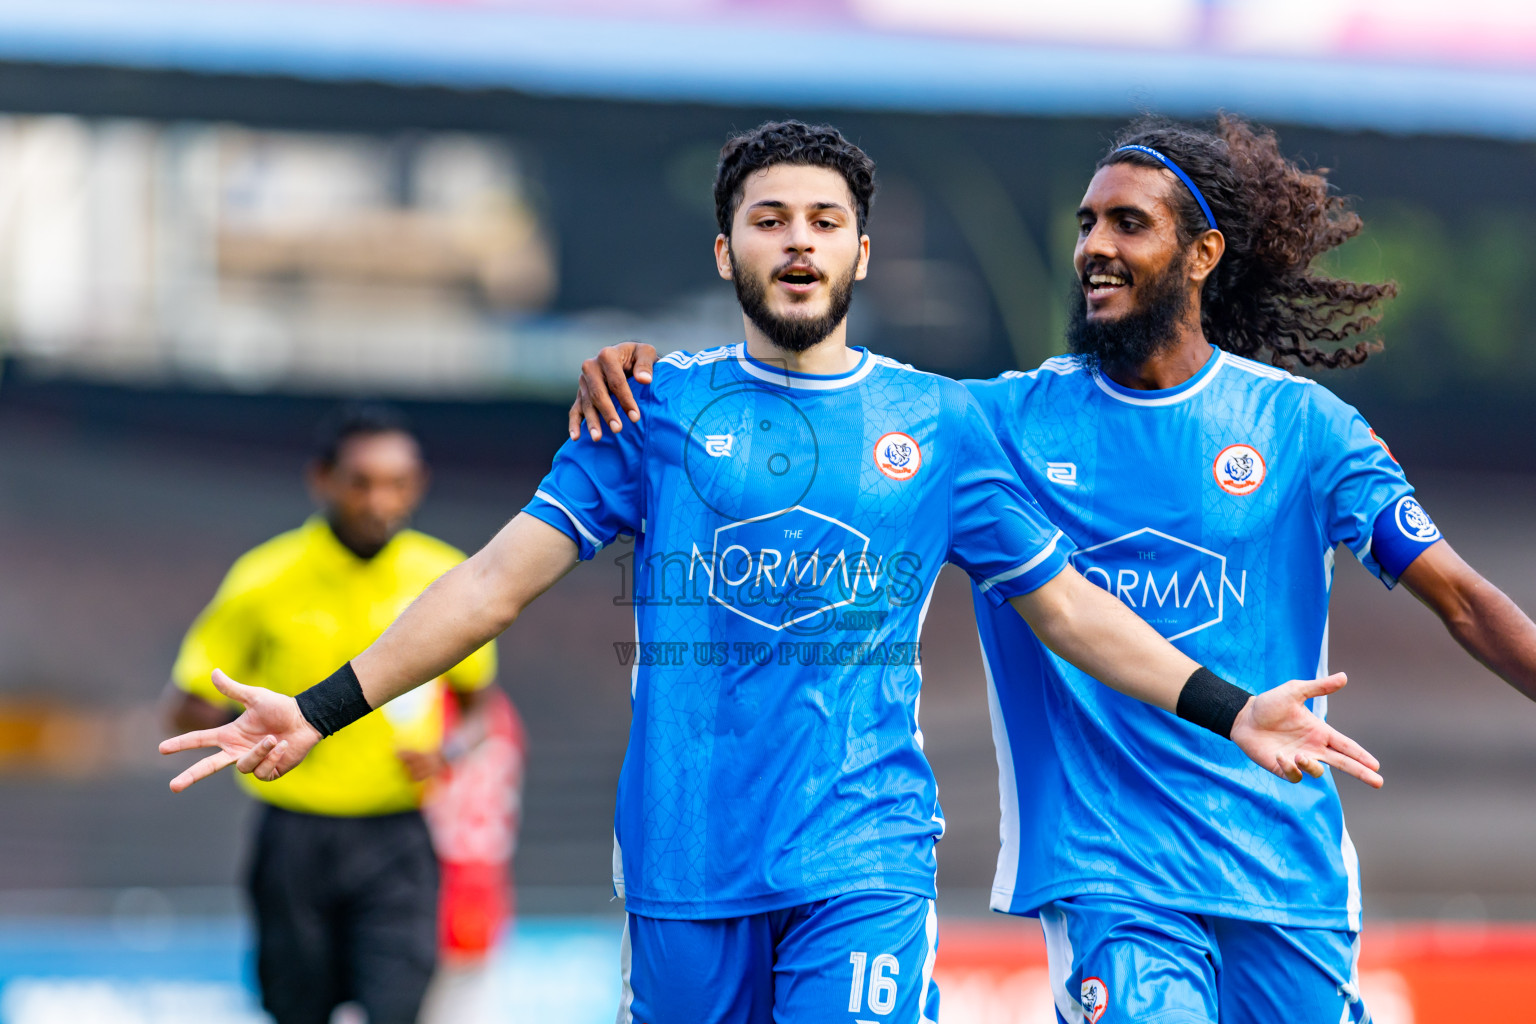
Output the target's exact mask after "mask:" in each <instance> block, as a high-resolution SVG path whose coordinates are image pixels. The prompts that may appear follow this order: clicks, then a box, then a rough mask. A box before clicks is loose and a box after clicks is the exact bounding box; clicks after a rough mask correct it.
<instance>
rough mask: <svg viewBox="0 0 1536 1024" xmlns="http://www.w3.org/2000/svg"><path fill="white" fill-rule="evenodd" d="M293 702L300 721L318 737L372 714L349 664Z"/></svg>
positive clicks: (361, 687)
mask: <svg viewBox="0 0 1536 1024" xmlns="http://www.w3.org/2000/svg"><path fill="white" fill-rule="evenodd" d="M294 699H295V700H297V701H298V702H299V713H300V714H302V715H303V716H304V720H305V721H306V722H308V723H309V724H310V725H312V726H314V727H315V729H316V731H318V732H319V733H320V735H321V736H329V735H330V734H331V733H333V732H335V731H336V730H337V729H343V728H346V727H347V726H349V725H351V724H352V723H353V722H355V721H357V720H358V719H359V718H362V717H363V716H364V715H366V714H367V713H368V712H370V711H372V710H373V708H371V707H369V706H368V699H367V698H366V697H364V696H363V685H362V684H361V683H359V682H358V681H357V673H356V672H354V671H352V663H351V662H350V661H349V662H347V663H346V664H345V665H343V666H341V668H339V669H337V670H336V671H335V672H332V673H331V674H330V675H328V676H326V677H325V678H324V679H322V680H321V681H320V682H318V683H316V684H315V685H314V686H311V687H310V688H309V689H307V690H305V691H304V692H303V693H301V694H299V695H298V696H297V697H296V698H294Z"/></svg>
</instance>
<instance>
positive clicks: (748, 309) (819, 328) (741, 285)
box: [731, 261, 858, 352]
mask: <svg viewBox="0 0 1536 1024" xmlns="http://www.w3.org/2000/svg"><path fill="white" fill-rule="evenodd" d="M857 269H858V262H857V261H855V262H854V264H853V265H852V266H850V267H849V268H848V272H847V273H845V274H843V275H842V276H841V277H839V278H837V279H835V280H834V281H833V282H832V296H831V301H829V302H828V303H827V311H826V312H825V313H824V314H822V315H821V316H817V317H809V318H806V317H795V318H793V319H787V318H785V317H780V316H776V315H774V313H773V312H772V311H771V310H769V308H768V285H767V284H766V283H764V281H763V280H762V279H761V278H759V277H756V276H749V275H746V274H736V275H735V276H733V277H732V278H731V283H732V284H734V285H735V286H736V301H737V302H739V303H741V311H742V312H743V313H745V314H747V319H748V320H751V321H752V325H753V326H754V327H756V328H757V329H758V330H760V331H762V332H763V333H764V334H765V335H767V336H768V340H769V341H771V342H773V343H774V345H776V346H778V347H779V348H781V349H784V350H785V351H786V352H804V351H805V350H806V349H808V348H811V347H812V346H814V345H819V344H820V343H821V342H823V341H825V340H826V338H827V335H829V334H831V333H832V332H833V331H835V330H837V325H838V324H840V323H842V322H843V320H845V319H846V318H847V316H848V307H849V306H850V305H852V304H853V275H854V271H855V270H857ZM775 276H777V272H775Z"/></svg>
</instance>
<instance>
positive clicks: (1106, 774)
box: [967, 349, 1439, 929]
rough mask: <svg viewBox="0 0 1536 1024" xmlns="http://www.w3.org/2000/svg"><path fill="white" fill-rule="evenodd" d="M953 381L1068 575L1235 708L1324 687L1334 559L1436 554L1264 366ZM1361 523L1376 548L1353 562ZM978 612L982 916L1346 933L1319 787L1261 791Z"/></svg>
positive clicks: (1259, 772)
mask: <svg viewBox="0 0 1536 1024" xmlns="http://www.w3.org/2000/svg"><path fill="white" fill-rule="evenodd" d="M967 386H968V387H970V389H971V393H972V394H973V395H975V396H976V397H977V399H978V401H980V402H981V404H982V407H983V408H984V409H985V410H986V411H987V415H988V417H989V418H990V419H991V421H992V424H993V426H994V428H995V429H996V431H997V435H998V438H999V440H1000V441H1001V443H1002V445H1003V448H1004V450H1005V451H1006V452H1007V453H1008V456H1009V458H1010V459H1011V460H1012V462H1013V464H1014V466H1015V468H1017V469H1018V471H1019V474H1020V476H1021V478H1022V479H1023V480H1024V482H1025V485H1026V486H1027V487H1028V488H1029V489H1030V490H1031V491H1032V492H1033V494H1034V496H1035V497H1036V498H1037V499H1038V500H1039V502H1040V504H1041V506H1042V507H1043V508H1044V509H1045V513H1046V515H1047V516H1048V517H1049V518H1050V519H1051V521H1053V522H1055V523H1056V524H1057V525H1059V526H1060V527H1061V528H1062V529H1063V530H1064V531H1065V532H1066V534H1067V536H1068V537H1069V538H1071V540H1072V542H1073V544H1074V545H1075V546H1076V549H1077V550H1076V551H1075V552H1074V553H1073V554H1072V556H1071V562H1072V564H1073V565H1074V566H1076V568H1077V569H1078V571H1079V572H1081V573H1083V574H1084V575H1085V576H1086V577H1087V578H1088V579H1089V580H1090V581H1092V582H1094V583H1096V584H1097V585H1099V586H1101V587H1103V588H1104V589H1105V590H1108V591H1109V592H1110V593H1112V594H1114V595H1116V596H1117V597H1119V598H1120V599H1121V600H1122V601H1123V602H1124V603H1125V604H1127V605H1128V606H1130V607H1131V608H1132V609H1134V610H1135V611H1136V612H1137V613H1138V614H1139V615H1141V616H1142V618H1144V619H1145V620H1146V621H1147V622H1148V623H1150V624H1151V625H1152V626H1153V627H1154V628H1156V629H1157V631H1158V632H1159V633H1161V634H1162V635H1163V636H1164V637H1167V638H1168V639H1169V640H1170V641H1172V642H1173V643H1174V644H1175V646H1177V647H1179V648H1180V649H1181V650H1183V651H1184V652H1185V653H1187V654H1188V655H1189V656H1190V657H1192V658H1194V659H1195V660H1196V661H1198V662H1200V663H1202V664H1204V665H1207V666H1209V667H1210V668H1211V669H1212V670H1213V671H1215V672H1217V673H1219V674H1220V675H1222V676H1224V677H1225V678H1227V679H1230V680H1233V681H1235V682H1237V683H1239V684H1240V685H1242V686H1244V687H1246V688H1247V689H1249V690H1251V691H1253V692H1260V691H1262V690H1263V689H1266V688H1268V687H1271V686H1275V685H1278V684H1280V683H1283V682H1285V681H1287V680H1290V679H1310V678H1313V677H1315V676H1319V675H1323V674H1325V673H1326V672H1327V662H1328V595H1329V589H1330V587H1331V585H1332V580H1333V564H1334V548H1335V547H1336V546H1338V545H1343V546H1344V547H1346V548H1348V549H1349V550H1350V551H1351V552H1353V553H1354V554H1355V555H1356V556H1357V557H1358V558H1359V559H1360V561H1361V562H1363V563H1364V564H1365V566H1366V567H1367V568H1368V569H1370V570H1371V571H1372V572H1373V573H1375V574H1376V575H1378V576H1379V577H1381V578H1382V579H1383V581H1384V582H1386V583H1387V584H1388V585H1389V586H1390V585H1392V584H1393V583H1395V582H1396V580H1395V577H1394V572H1395V571H1400V569H1401V566H1402V565H1405V564H1406V562H1407V561H1408V560H1411V558H1412V557H1413V556H1416V554H1417V553H1418V551H1420V550H1422V547H1423V546H1424V545H1425V544H1427V543H1430V542H1432V541H1433V540H1434V539H1436V538H1438V537H1439V533H1438V531H1436V530H1435V529H1434V526H1433V524H1432V523H1430V522H1429V521H1428V517H1427V516H1425V515H1424V514H1423V511H1422V509H1419V508H1418V505H1417V502H1416V501H1415V500H1414V499H1413V498H1412V497H1411V494H1412V488H1411V487H1409V485H1408V483H1407V481H1406V480H1405V479H1404V476H1403V473H1402V470H1401V469H1400V468H1399V466H1398V464H1397V462H1396V461H1395V460H1394V459H1393V458H1392V456H1391V454H1390V453H1389V452H1388V451H1387V449H1386V446H1385V445H1384V444H1382V443H1381V442H1380V441H1379V440H1378V439H1377V438H1376V436H1375V434H1374V433H1373V432H1372V431H1371V429H1370V427H1369V426H1367V424H1366V422H1365V421H1364V420H1363V419H1362V418H1361V417H1360V415H1359V413H1357V412H1356V411H1355V410H1354V409H1353V408H1351V407H1350V406H1348V405H1346V404H1345V403H1344V402H1342V401H1341V400H1339V399H1338V398H1337V397H1335V396H1334V395H1333V394H1332V393H1331V392H1329V391H1328V390H1327V389H1325V388H1323V387H1321V386H1319V385H1317V384H1315V383H1313V382H1312V381H1309V380H1306V379H1304V378H1301V377H1296V376H1293V375H1292V374H1289V373H1287V372H1285V371H1284V370H1281V369H1277V368H1275V367H1272V366H1265V365H1262V364H1259V363H1255V362H1253V361H1251V360H1247V359H1242V358H1239V357H1236V356H1233V355H1231V354H1229V353H1224V352H1220V351H1219V350H1215V349H1213V354H1212V358H1210V359H1209V360H1208V361H1207V362H1206V364H1205V366H1204V367H1203V368H1202V369H1201V370H1200V371H1199V372H1198V373H1197V374H1196V375H1195V376H1194V377H1192V378H1191V379H1190V380H1188V381H1186V382H1185V383H1184V384H1182V385H1180V386H1179V387H1177V388H1172V389H1169V390H1165V391H1134V390H1130V389H1127V388H1122V387H1120V386H1119V385H1117V384H1116V383H1115V382H1114V381H1112V380H1110V379H1108V378H1107V377H1105V376H1104V375H1102V374H1101V373H1099V372H1097V371H1095V370H1094V369H1092V368H1090V367H1088V366H1086V365H1085V363H1084V362H1083V361H1082V360H1081V359H1079V358H1077V357H1071V356H1060V357H1057V358H1054V359H1050V360H1047V361H1046V362H1045V364H1044V365H1042V366H1041V367H1040V368H1039V369H1036V370H1032V371H1030V372H1028V373H1017V372H1016V373H1008V374H1004V375H1003V376H1002V377H1000V378H997V379H995V380H991V381H972V382H967ZM1382 524H1388V525H1390V526H1391V527H1392V530H1393V533H1394V534H1395V535H1396V537H1395V540H1379V541H1378V542H1377V543H1376V544H1374V545H1373V537H1374V536H1377V535H1378V534H1379V532H1380V531H1381V530H1382V529H1383V528H1384V527H1383V525H1382ZM1393 545H1396V547H1395V548H1394V550H1393V554H1392V555H1391V556H1388V555H1386V554H1381V553H1382V551H1383V550H1384V548H1386V547H1392V546H1393ZM1399 548H1403V549H1406V552H1407V553H1406V554H1405V553H1404V551H1402V550H1398V549H1399ZM1378 554H1381V560H1380V561H1378V557H1377V555H1378ZM1383 562H1385V563H1387V568H1383V564H1382V563H1383ZM976 611H977V619H978V623H979V626H980V630H981V638H982V648H983V654H984V656H985V660H986V666H987V671H988V678H989V686H990V688H991V689H990V699H991V707H992V716H993V731H994V739H995V741H996V744H997V753H998V763H999V771H1000V778H1001V797H1002V852H1001V854H1000V856H999V862H998V871H997V877H996V880H995V884H994V887H993V891H992V906H993V908H994V909H997V910H1002V911H1007V912H1011V913H1025V914H1028V913H1032V912H1034V911H1035V910H1036V909H1037V908H1038V907H1039V906H1040V905H1041V904H1043V903H1045V902H1047V901H1049V900H1053V899H1057V898H1060V897H1065V896H1071V895H1083V894H1113V895H1119V896H1124V897H1129V898H1132V899H1137V900H1142V901H1145V902H1149V903H1154V904H1159V905H1162V906H1168V907H1174V908H1181V909H1186V910H1189V911H1191V912H1195V913H1211V914H1219V915H1224V916H1231V917H1240V918H1248V919H1253V920H1260V921H1269V922H1274V923H1283V924H1293V925H1296V926H1300V927H1318V928H1352V929H1358V927H1359V923H1360V889H1359V874H1358V864H1357V860H1356V857H1355V851H1354V847H1353V846H1352V844H1351V842H1350V838H1349V833H1348V831H1347V830H1346V829H1345V827H1344V819H1343V814H1342V811H1341V809H1340V806H1339V798H1338V794H1337V791H1336V789H1335V787H1334V780H1333V778H1332V774H1331V772H1328V773H1325V775H1324V776H1323V777H1322V778H1319V779H1313V778H1306V779H1304V780H1303V781H1302V782H1301V783H1300V784H1296V785H1293V784H1291V783H1288V782H1285V781H1283V780H1281V779H1279V778H1276V777H1275V776H1273V775H1271V774H1269V773H1268V772H1266V771H1264V770H1263V769H1261V768H1259V767H1258V766H1257V765H1255V764H1253V763H1251V762H1250V761H1249V760H1248V759H1247V758H1246V757H1245V756H1244V755H1243V753H1242V752H1241V751H1240V750H1239V749H1238V748H1237V747H1236V746H1235V745H1234V744H1232V743H1230V742H1228V741H1226V740H1223V739H1220V738H1218V737H1216V736H1215V735H1213V734H1211V733H1210V732H1207V731H1205V730H1204V729H1201V728H1198V727H1196V726H1193V725H1191V724H1189V723H1187V722H1184V721H1182V720H1180V719H1178V718H1176V717H1174V716H1173V715H1170V714H1166V713H1164V712H1162V711H1158V710H1156V709H1154V708H1152V707H1149V706H1147V705H1145V704H1140V703H1137V702H1136V701H1133V700H1131V699H1129V698H1127V697H1124V696H1122V695H1121V694H1119V693H1116V692H1114V691H1112V690H1110V689H1108V688H1107V687H1105V686H1103V685H1101V684H1099V683H1097V682H1095V681H1094V680H1093V679H1091V678H1089V677H1088V676H1086V675H1084V674H1083V673H1082V672H1079V671H1078V670H1077V669H1075V668H1073V667H1072V666H1070V665H1068V664H1066V663H1065V662H1063V661H1062V660H1061V659H1059V658H1057V657H1055V656H1054V655H1052V654H1051V653H1050V652H1049V651H1047V650H1046V649H1045V648H1044V647H1042V646H1041V644H1040V643H1039V642H1038V641H1037V640H1036V639H1035V637H1034V636H1033V635H1032V634H1031V633H1030V631H1029V630H1028V629H1027V628H1026V627H1025V626H1024V625H1023V623H1022V622H1020V621H1018V617H1017V616H1016V615H1015V616H1012V618H1010V617H1009V616H1007V615H999V614H997V613H996V612H995V611H994V609H993V607H992V606H991V604H990V603H989V602H987V601H985V600H982V601H978V602H977V605H976ZM1313 703H1314V705H1315V706H1314V708H1313V710H1314V711H1315V712H1316V713H1317V714H1319V715H1326V713H1327V708H1326V703H1327V700H1326V698H1319V699H1317V700H1316V701H1314V702H1313Z"/></svg>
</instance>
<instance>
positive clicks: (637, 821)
mask: <svg viewBox="0 0 1536 1024" xmlns="http://www.w3.org/2000/svg"><path fill="white" fill-rule="evenodd" d="M854 351H855V352H856V353H857V355H858V364H857V366H856V367H855V368H854V369H852V370H850V371H848V372H847V373H844V374H840V375H837V376H830V377H822V376H807V375H803V374H797V373H793V372H787V371H785V370H784V369H782V368H778V367H774V366H771V365H769V364H766V363H762V362H759V361H757V360H755V359H752V358H751V357H749V356H748V355H747V354H746V353H745V351H744V347H743V346H741V345H736V346H730V347H724V348H718V349H711V350H708V351H705V352H700V353H697V354H684V353H674V354H673V355H670V356H668V357H666V358H664V359H662V360H660V361H659V362H658V364H657V366H656V370H655V378H654V381H653V383H652V384H650V385H649V386H645V385H640V386H638V387H637V390H636V395H637V398H638V400H639V402H640V407H641V410H642V413H643V419H642V420H641V422H640V423H638V424H631V425H627V426H626V427H625V429H624V431H623V432H622V433H621V434H619V435H617V436H608V437H605V438H604V439H603V440H601V441H598V442H593V441H591V440H590V439H588V438H586V437H583V438H581V439H579V440H577V441H572V442H569V443H567V444H566V445H565V446H564V447H563V448H562V449H561V450H560V452H559V454H558V455H557V456H556V458H555V463H554V467H553V469H552V470H551V472H550V474H549V475H548V476H547V477H546V478H545V480H544V482H543V483H542V484H541V485H540V487H539V490H538V494H537V497H536V498H535V499H534V501H533V502H532V503H530V504H529V505H528V507H527V509H526V511H527V512H528V513H529V514H531V515H534V516H537V517H538V518H540V519H542V520H543V521H545V522H547V523H549V524H551V525H552V526H555V527H556V528H557V529H560V530H563V531H564V532H565V533H566V534H567V535H568V536H570V537H571V538H572V539H573V540H575V541H576V542H577V544H578V546H579V547H580V549H581V554H582V556H583V557H591V556H593V555H595V554H596V553H597V551H598V550H600V549H601V548H602V547H603V546H604V545H606V544H608V543H609V542H611V541H612V540H613V539H614V538H616V537H617V536H619V535H620V534H630V533H632V534H634V535H635V538H636V539H635V550H634V554H633V556H632V557H633V561H632V563H630V564H631V565H632V566H633V569H634V572H633V582H632V583H631V584H627V585H626V589H627V590H628V593H626V594H625V595H624V597H625V599H626V600H632V601H633V602H634V607H635V625H636V638H635V642H634V643H632V644H624V643H620V644H618V645H617V649H618V650H619V651H620V652H621V658H623V657H624V654H623V653H622V652H623V651H624V650H625V649H626V648H628V649H629V650H630V657H631V658H632V667H633V676H632V682H631V697H632V707H633V719H632V722H631V728H630V741H629V748H628V751H627V753H626V755H625V759H624V767H623V770H622V773H621V776H620V780H619V794H618V801H617V809H616V813H615V836H616V841H617V845H618V850H617V852H616V857H615V877H614V885H615V889H616V891H617V892H618V893H619V894H620V895H622V896H623V897H624V899H625V902H626V906H627V907H628V909H629V911H630V912H631V913H636V914H642V915H645V916H648V917H664V918H666V917H670V918H694V919H699V918H722V917H735V916H741V915H747V914H755V913H759V912H763V911H768V910H774V909H779V908H783V907H790V906H797V905H800V904H805V903H810V902H813V901H815V900H819V899H824V898H827V897H830V896H834V895H837V894H841V893H847V892H855V891H861V890H873V889H882V890H892V891H899V892H908V893H912V894H915V895H919V896H927V897H932V896H933V894H934V889H933V874H934V844H935V842H936V841H937V840H938V838H939V836H940V835H941V834H942V833H943V829H944V822H943V817H942V815H941V813H940V810H939V803H938V792H937V786H936V784H935V782H934V778H933V774H932V771H931V770H930V768H929V766H928V763H927V761H926V759H925V758H924V757H923V753H922V734H921V731H920V729H919V727H918V687H919V683H920V681H921V658H920V653H919V647H918V634H919V631H920V629H921V624H922V618H923V614H924V612H925V610H926V607H927V601H928V598H929V595H930V593H931V591H932V587H933V583H934V581H935V579H936V578H937V576H938V572H939V569H940V568H941V567H942V565H943V564H944V563H945V562H946V561H948V562H954V563H956V564H958V565H959V566H960V567H961V568H963V569H964V570H965V571H966V572H968V573H969V574H970V575H971V577H972V578H973V579H974V580H975V581H976V584H977V587H978V589H979V590H981V591H982V593H983V597H982V600H983V602H984V603H988V604H991V603H994V602H996V603H1002V602H1004V601H1006V599H1007V598H1009V597H1012V596H1015V595H1018V594H1023V593H1027V592H1028V591H1030V590H1033V589H1035V588H1036V587H1038V586H1040V585H1041V584H1043V583H1045V582H1046V581H1047V580H1049V579H1050V578H1051V577H1053V576H1055V575H1056V574H1057V573H1058V572H1060V571H1061V570H1062V569H1063V567H1064V566H1065V564H1066V557H1067V555H1068V554H1069V551H1068V550H1067V549H1066V546H1065V544H1064V540H1063V537H1062V535H1061V534H1060V533H1059V531H1057V530H1056V529H1055V527H1053V526H1051V525H1050V524H1049V523H1048V522H1047V520H1046V519H1045V518H1044V516H1043V515H1041V513H1040V510H1039V507H1038V505H1036V504H1035V502H1034V501H1033V499H1032V498H1031V497H1030V495H1029V494H1028V492H1027V491H1025V490H1024V489H1023V488H1022V486H1021V485H1020V484H1019V481H1018V477H1017V475H1016V474H1015V472H1014V470H1013V469H1012V467H1011V466H1010V465H1009V463H1008V460H1007V458H1006V456H1005V455H1004V454H1003V451H1002V449H1001V448H1000V447H999V446H998V444H997V442H996V439H995V438H994V437H993V436H992V433H991V430H990V428H989V427H988V426H987V424H986V421H985V419H984V417H983V416H982V413H981V410H980V408H979V407H978V406H977V404H976V402H975V401H974V400H973V399H972V398H971V397H970V395H969V394H968V393H967V392H966V390H965V388H963V387H962V386H961V385H959V384H958V383H957V382H955V381H951V380H948V379H945V378H942V377H937V376H933V375H931V374H926V373H920V372H918V371H916V370H913V369H912V368H911V367H908V366H905V365H902V364H900V363H896V362H893V361H891V360H888V359H885V358H882V357H879V356H875V355H871V354H870V353H868V352H865V351H863V350H854ZM621 564H623V560H622V559H621ZM1008 613H1009V614H1011V615H1012V614H1016V613H1014V612H1013V611H1012V610H1011V609H1010V610H1009V611H1008ZM616 639H624V638H616Z"/></svg>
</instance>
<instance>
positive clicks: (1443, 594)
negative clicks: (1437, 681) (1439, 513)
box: [1399, 540, 1536, 700]
mask: <svg viewBox="0 0 1536 1024" xmlns="http://www.w3.org/2000/svg"><path fill="white" fill-rule="evenodd" d="M1399 579H1400V580H1401V582H1402V584H1403V586H1405V587H1407V588H1408V592H1409V593H1411V594H1412V595H1413V596H1414V597H1416V598H1418V599H1419V600H1420V601H1422V602H1424V604H1425V605H1426V606H1427V607H1428V608H1429V610H1430V611H1432V612H1434V613H1435V614H1436V615H1438V616H1439V617H1440V621H1441V622H1444V623H1445V628H1446V629H1447V630H1449V631H1450V634H1451V636H1453V637H1455V638H1456V642H1457V643H1459V644H1461V646H1462V647H1464V648H1466V650H1467V653H1468V654H1470V655H1472V657H1474V658H1476V659H1477V660H1478V661H1480V662H1482V663H1483V664H1484V665H1485V666H1487V667H1488V669H1489V670H1490V671H1492V672H1493V673H1494V674H1496V675H1497V676H1498V677H1499V678H1501V679H1503V680H1504V681H1505V682H1506V683H1508V684H1509V685H1511V686H1513V687H1514V688H1515V689H1517V690H1519V691H1520V692H1521V693H1523V694H1525V695H1526V696H1527V697H1529V698H1530V699H1532V700H1536V623H1533V622H1532V621H1531V620H1530V617H1529V616H1527V615H1526V614H1525V613H1524V612H1522V611H1521V610H1520V608H1519V607H1518V606H1517V605H1516V604H1515V602H1513V601H1511V600H1510V599H1509V598H1508V597H1506V596H1505V595H1504V592H1503V591H1501V590H1500V589H1499V588H1498V587H1495V586H1494V585H1493V584H1492V583H1489V582H1488V581H1487V580H1485V579H1483V577H1482V576H1480V575H1479V574H1478V572H1477V570H1475V569H1473V568H1472V567H1471V566H1470V565H1468V564H1467V563H1466V562H1465V561H1463V560H1462V557H1461V556H1460V555H1458V554H1457V553H1456V552H1455V551H1453V550H1452V549H1451V546H1450V545H1449V544H1447V543H1446V542H1445V541H1443V540H1441V541H1436V542H1435V543H1434V544H1433V545H1432V546H1430V547H1429V548H1427V549H1425V551H1424V553H1423V554H1421V555H1419V557H1417V558H1415V559H1414V560H1413V561H1412V562H1411V563H1409V565H1408V568H1406V569H1404V570H1403V573H1402V575H1401V577H1399Z"/></svg>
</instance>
